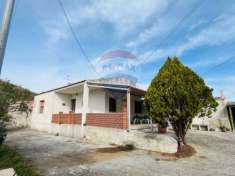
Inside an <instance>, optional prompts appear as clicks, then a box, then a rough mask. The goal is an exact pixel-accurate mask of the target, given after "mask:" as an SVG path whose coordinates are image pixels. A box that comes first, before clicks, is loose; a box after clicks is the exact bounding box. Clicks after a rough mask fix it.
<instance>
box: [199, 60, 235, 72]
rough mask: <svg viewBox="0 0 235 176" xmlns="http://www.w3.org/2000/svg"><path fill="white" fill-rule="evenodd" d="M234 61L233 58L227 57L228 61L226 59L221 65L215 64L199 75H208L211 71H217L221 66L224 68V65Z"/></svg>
mask: <svg viewBox="0 0 235 176" xmlns="http://www.w3.org/2000/svg"><path fill="white" fill-rule="evenodd" d="M234 60H235V56H231V57H229V58H228V59H226V60H225V61H223V62H221V63H219V64H217V65H215V66H213V67H211V68H210V69H209V70H206V71H205V72H203V73H202V74H201V75H206V74H208V73H210V72H211V71H213V70H214V69H217V68H219V67H221V66H224V65H225V64H228V63H231V62H233V61H234Z"/></svg>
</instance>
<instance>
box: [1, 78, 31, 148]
mask: <svg viewBox="0 0 235 176" xmlns="http://www.w3.org/2000/svg"><path fill="white" fill-rule="evenodd" d="M33 96H34V93H32V92H31V91H29V90H27V89H24V88H22V87H20V86H16V85H14V84H11V83H10V82H9V81H2V80H0V124H1V125H0V142H1V139H3V140H4V138H1V136H4V133H5V132H4V131H5V125H4V122H7V121H9V120H10V117H11V116H10V115H9V114H8V113H9V112H14V111H21V112H25V113H26V114H27V115H28V113H29V112H30V109H29V108H28V106H27V102H28V101H29V100H32V99H33ZM1 134H2V135H1ZM2 142H3V141H2ZM0 144H1V143H0Z"/></svg>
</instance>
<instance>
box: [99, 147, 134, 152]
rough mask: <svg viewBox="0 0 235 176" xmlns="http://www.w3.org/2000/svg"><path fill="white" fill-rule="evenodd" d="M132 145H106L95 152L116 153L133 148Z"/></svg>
mask: <svg viewBox="0 0 235 176" xmlns="http://www.w3.org/2000/svg"><path fill="white" fill-rule="evenodd" d="M134 149H135V148H134V146H133V145H119V146H116V147H106V148H98V149H96V152H98V153H117V152H127V151H132V150H134Z"/></svg>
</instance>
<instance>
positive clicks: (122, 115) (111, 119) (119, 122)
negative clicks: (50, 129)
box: [52, 98, 128, 129]
mask: <svg viewBox="0 0 235 176" xmlns="http://www.w3.org/2000/svg"><path fill="white" fill-rule="evenodd" d="M81 119H82V115H81V114H75V113H68V114H64V113H62V112H60V113H59V114H53V115H52V123H57V124H81ZM86 124H87V125H88V126H97V127H105V128H120V129H128V112H127V101H126V98H125V99H123V107H122V112H118V113H87V117H86Z"/></svg>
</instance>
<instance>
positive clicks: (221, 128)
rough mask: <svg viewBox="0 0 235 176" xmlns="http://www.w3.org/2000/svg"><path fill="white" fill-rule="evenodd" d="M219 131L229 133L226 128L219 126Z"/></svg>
mask: <svg viewBox="0 0 235 176" xmlns="http://www.w3.org/2000/svg"><path fill="white" fill-rule="evenodd" d="M220 131H222V132H227V131H229V129H228V128H227V127H225V126H221V127H220Z"/></svg>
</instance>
